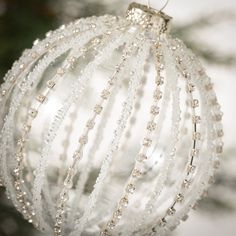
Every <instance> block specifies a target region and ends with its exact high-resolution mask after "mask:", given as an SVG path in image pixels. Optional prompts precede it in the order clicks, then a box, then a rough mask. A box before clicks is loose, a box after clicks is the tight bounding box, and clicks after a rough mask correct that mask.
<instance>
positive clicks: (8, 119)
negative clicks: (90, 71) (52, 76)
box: [1, 30, 91, 205]
mask: <svg viewBox="0 0 236 236" xmlns="http://www.w3.org/2000/svg"><path fill="white" fill-rule="evenodd" d="M90 31H91V30H90ZM89 34H91V32H89ZM76 44H77V46H78V42H76ZM63 46H64V44H62V45H61V47H63ZM53 53H54V51H53V52H52V53H51V54H50V56H51V57H52V54H53ZM42 60H43V59H41V61H42ZM44 65H45V63H44ZM20 67H21V69H22V68H25V66H22V65H20ZM38 67H39V66H37V67H35V69H38ZM35 69H34V70H35ZM30 75H32V72H31V73H30ZM31 77H32V76H31ZM23 82H24V81H23ZM27 84H31V79H28V80H27ZM27 84H26V83H25V82H24V88H23V87H22V86H23V85H21V94H19V95H18V96H17V98H15V99H14V96H13V99H12V102H11V104H12V109H11V111H10V112H9V114H8V115H7V116H6V118H5V120H6V122H5V124H4V127H3V129H2V137H6V131H7V130H9V125H10V124H9V123H10V122H11V120H12V115H13V114H14V112H15V111H16V109H17V108H18V106H19V105H20V101H21V98H22V97H23V95H24V93H25V91H26V87H27V86H26V85H27ZM6 141H7V139H4V140H3V142H2V143H1V144H2V145H6V144H5V142H6ZM5 156H6V155H1V159H3V160H2V164H4V163H5V160H6V159H5ZM3 157H4V158H3ZM2 170H3V171H4V170H5V168H4V167H3V168H2ZM4 179H5V180H6V181H7V185H8V186H9V188H8V192H9V195H10V196H11V197H12V200H13V202H14V204H15V205H17V200H14V195H13V194H11V192H12V191H13V188H14V187H11V186H12V185H11V183H10V180H9V177H8V176H7V174H6V173H5V178H4Z"/></svg>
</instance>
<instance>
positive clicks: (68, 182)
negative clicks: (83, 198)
mask: <svg viewBox="0 0 236 236" xmlns="http://www.w3.org/2000/svg"><path fill="white" fill-rule="evenodd" d="M131 52H132V49H130V47H128V49H127V51H125V53H124V55H122V60H121V62H120V63H119V65H117V67H116V70H115V72H114V73H113V75H112V76H111V78H110V79H109V80H108V83H107V85H106V88H105V89H104V90H103V91H102V93H101V95H100V96H101V100H100V102H99V103H98V104H96V105H95V107H94V111H93V114H92V116H91V117H90V118H89V120H88V121H87V125H86V128H85V130H84V132H83V134H82V135H81V136H80V139H79V146H78V147H77V149H76V151H75V152H74V154H73V161H72V164H71V165H70V167H69V170H68V172H67V175H66V178H65V182H64V187H63V189H62V191H61V193H60V199H59V203H58V208H57V216H56V223H55V228H54V232H55V235H56V236H58V235H61V233H62V221H63V218H64V217H63V215H64V214H63V213H62V212H65V207H66V206H65V205H66V202H67V200H68V190H69V189H70V188H71V187H72V181H73V177H74V175H75V172H76V169H77V165H78V162H79V161H80V160H81V159H82V158H83V150H84V148H85V146H86V144H87V142H88V135H89V132H90V131H91V130H92V129H93V127H94V125H93V126H90V125H88V124H90V123H91V122H92V123H93V124H95V120H96V118H97V116H98V115H100V114H101V112H102V109H103V106H104V103H105V101H106V100H107V99H108V98H109V97H110V93H111V90H112V87H113V85H114V83H115V81H116V78H117V75H118V74H119V73H120V70H121V68H122V67H124V64H125V63H126V61H127V59H128V58H129V57H130V53H131Z"/></svg>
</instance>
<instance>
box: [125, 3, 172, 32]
mask: <svg viewBox="0 0 236 236" xmlns="http://www.w3.org/2000/svg"><path fill="white" fill-rule="evenodd" d="M126 18H127V20H129V21H131V22H132V24H135V25H140V26H141V27H143V28H145V29H150V30H151V31H154V32H156V33H165V32H166V31H168V30H169V28H170V27H169V25H170V21H171V19H172V17H170V16H168V15H166V14H165V13H164V12H162V11H159V10H156V9H154V8H151V7H148V6H146V5H142V4H139V3H136V2H133V3H131V4H130V5H129V7H128V10H127V12H126Z"/></svg>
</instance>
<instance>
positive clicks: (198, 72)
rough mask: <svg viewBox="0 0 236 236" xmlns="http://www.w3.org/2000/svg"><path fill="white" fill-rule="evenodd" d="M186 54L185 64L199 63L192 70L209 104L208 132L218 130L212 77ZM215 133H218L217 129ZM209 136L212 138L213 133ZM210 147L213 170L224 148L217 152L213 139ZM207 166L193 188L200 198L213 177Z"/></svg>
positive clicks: (191, 55) (204, 98) (203, 98)
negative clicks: (199, 181) (215, 118)
mask: <svg viewBox="0 0 236 236" xmlns="http://www.w3.org/2000/svg"><path fill="white" fill-rule="evenodd" d="M177 43H180V42H177ZM181 48H184V49H185V50H186V51H187V49H186V47H185V46H184V45H183V43H181ZM180 52H181V54H183V53H182V51H180ZM186 55H187V58H185V57H186ZM186 55H185V54H184V55H182V56H183V58H184V59H185V60H184V61H183V64H184V63H185V65H188V63H189V62H191V63H193V64H189V65H188V66H189V67H190V68H191V67H192V65H197V66H196V68H193V69H192V71H193V74H194V75H195V78H196V85H197V86H198V88H199V91H202V96H201V98H202V100H203V101H202V102H203V103H204V104H207V106H209V108H208V109H207V108H206V109H205V113H208V115H207V116H209V119H208V124H207V127H208V133H210V132H212V130H217V127H215V128H214V125H213V124H214V123H215V120H214V116H212V113H214V112H212V111H214V109H211V108H210V107H212V106H213V107H214V106H215V102H214V103H213V104H212V99H213V101H217V99H216V96H215V94H214V92H212V91H213V90H212V85H211V86H210V89H209V84H210V79H209V78H208V77H207V76H206V74H205V72H204V70H203V68H202V66H201V64H200V62H199V60H198V59H197V58H196V57H195V56H193V54H192V53H191V52H189V51H187V53H186ZM206 77H207V79H206ZM210 94H211V95H210ZM216 103H217V102H216ZM215 114H221V112H220V110H219V107H217V109H216V113H215ZM218 122H219V121H218ZM220 126H221V125H220ZM210 127H211V128H210ZM221 129H222V127H221V128H220V130H221ZM215 133H217V131H216V132H215ZM220 133H221V132H220ZM209 137H210V138H211V135H210V136H209ZM221 137H222V134H220V136H218V137H216V138H217V139H219V140H220V141H219V142H220V143H222V141H221ZM209 149H210V153H211V158H210V161H211V162H212V166H213V170H214V168H215V165H214V163H215V159H216V158H215V156H220V154H221V152H222V148H220V149H221V150H220V152H219V153H216V150H217V144H213V143H212V141H210V144H209ZM217 158H218V157H217ZM217 163H218V160H217ZM209 166H210V165H209ZM217 166H218V164H217ZM207 167H208V165H207V164H206V167H205V172H203V174H202V177H201V179H202V180H201V181H202V185H201V188H200V189H197V190H194V189H193V190H194V191H195V193H191V194H192V195H193V196H196V198H199V194H201V193H202V192H203V191H204V189H205V188H207V187H208V185H209V180H210V179H211V178H212V176H211V175H212V172H211V168H209V167H208V168H207ZM209 176H210V177H209ZM194 201H195V200H194V199H193V198H192V199H191V202H194ZM190 205H191V206H192V204H191V203H190ZM187 211H188V209H185V210H184V211H183V212H182V213H181V215H180V216H179V218H180V219H181V218H183V216H185V214H186V212H187Z"/></svg>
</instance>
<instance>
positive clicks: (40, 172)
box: [33, 34, 123, 218]
mask: <svg viewBox="0 0 236 236" xmlns="http://www.w3.org/2000/svg"><path fill="white" fill-rule="evenodd" d="M109 35H110V34H108V37H107V38H105V41H104V42H103V44H104V45H106V43H105V42H106V41H108V40H109V39H110V36H109ZM114 37H115V38H116V40H115V42H119V43H121V42H120V41H121V37H117V35H116V36H114ZM122 37H123V36H122ZM103 44H102V45H103ZM111 45H112V47H116V46H117V44H116V43H111V44H108V45H106V46H105V47H104V49H103V50H101V51H100V52H99V54H98V55H97V57H96V59H95V60H94V62H92V63H90V65H89V66H87V68H86V70H85V71H84V73H83V78H84V79H85V78H89V77H90V76H89V75H88V73H87V72H86V71H89V72H91V73H92V71H93V70H95V68H96V67H97V65H99V64H100V60H101V59H105V58H104V56H103V57H101V55H102V53H104V52H105V51H107V52H110V53H111V51H112V50H113V48H111ZM104 55H105V56H108V55H109V53H104ZM94 63H95V64H94ZM91 68H92V70H91ZM85 75H86V76H85ZM83 78H80V79H79V80H78V81H75V82H74V84H73V85H72V86H71V89H72V92H70V94H69V96H68V98H66V100H65V101H66V102H65V103H64V105H63V107H62V108H61V109H60V110H59V111H58V112H57V115H56V116H55V120H54V121H53V122H52V125H51V128H49V130H48V133H47V134H46V135H45V139H44V140H45V142H46V143H45V145H43V148H42V154H41V159H40V162H39V164H38V167H37V168H36V178H35V183H34V186H35V187H34V189H33V203H34V205H35V209H36V210H37V209H39V212H37V215H38V216H41V218H42V215H41V211H42V207H41V204H42V202H41V199H42V198H41V194H40V193H41V189H42V184H43V178H44V172H45V169H46V163H45V160H48V159H47V156H46V155H45V152H46V153H49V150H50V147H51V143H52V141H53V140H54V138H55V134H56V133H54V132H55V130H58V128H59V126H60V124H61V123H62V121H63V119H64V117H65V115H66V114H67V111H68V110H69V107H70V106H71V104H72V103H74V102H75V101H76V99H78V94H77V95H76V96H74V95H75V93H76V92H77V90H78V89H79V94H80V95H81V92H82V91H83V87H84V85H83V84H81V82H82V81H83V80H81V79H83ZM86 80H87V79H85V81H83V83H85V82H86ZM68 102H69V103H68ZM68 104H69V106H68ZM47 155H48V154H47Z"/></svg>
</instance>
